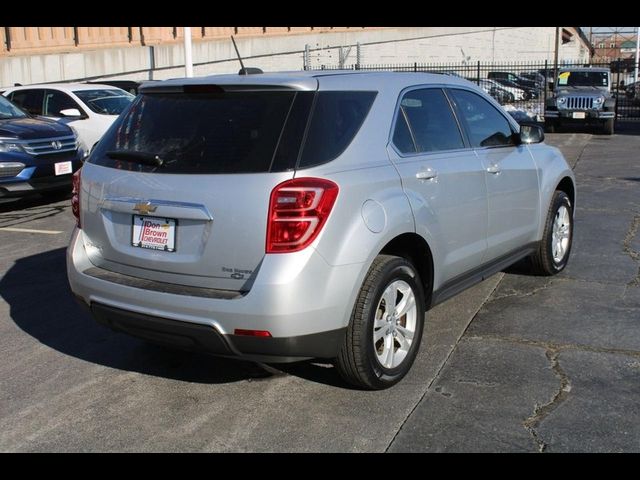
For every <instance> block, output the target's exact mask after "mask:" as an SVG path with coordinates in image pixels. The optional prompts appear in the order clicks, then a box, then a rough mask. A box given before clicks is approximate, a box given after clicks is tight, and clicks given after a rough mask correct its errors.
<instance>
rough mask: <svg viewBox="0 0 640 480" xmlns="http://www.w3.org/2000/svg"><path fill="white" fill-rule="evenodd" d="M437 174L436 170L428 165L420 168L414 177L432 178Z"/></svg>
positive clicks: (421, 178) (420, 178)
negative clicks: (423, 168)
mask: <svg viewBox="0 0 640 480" xmlns="http://www.w3.org/2000/svg"><path fill="white" fill-rule="evenodd" d="M437 176H438V172H436V171H435V170H434V169H433V168H431V167H429V168H427V169H426V170H420V171H419V172H418V173H416V178H417V179H418V180H433V179H435V178H436V177H437Z"/></svg>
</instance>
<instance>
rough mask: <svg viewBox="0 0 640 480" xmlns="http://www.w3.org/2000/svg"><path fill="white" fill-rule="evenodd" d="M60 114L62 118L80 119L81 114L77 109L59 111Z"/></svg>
mask: <svg viewBox="0 0 640 480" xmlns="http://www.w3.org/2000/svg"><path fill="white" fill-rule="evenodd" d="M60 114H61V115H62V116H64V117H82V116H83V115H82V113H80V110H78V109H77V108H66V109H64V110H60Z"/></svg>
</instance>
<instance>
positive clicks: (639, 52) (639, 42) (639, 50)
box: [633, 27, 640, 89]
mask: <svg viewBox="0 0 640 480" xmlns="http://www.w3.org/2000/svg"><path fill="white" fill-rule="evenodd" d="M638 61H640V27H636V68H635V70H634V73H633V81H634V82H637V81H638ZM636 89H637V86H636Z"/></svg>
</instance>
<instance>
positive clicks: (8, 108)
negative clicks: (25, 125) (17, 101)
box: [0, 95, 27, 120]
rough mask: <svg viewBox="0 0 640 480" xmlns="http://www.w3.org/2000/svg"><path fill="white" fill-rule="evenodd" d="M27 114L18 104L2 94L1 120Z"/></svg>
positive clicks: (0, 103) (0, 98)
mask: <svg viewBox="0 0 640 480" xmlns="http://www.w3.org/2000/svg"><path fill="white" fill-rule="evenodd" d="M26 116H27V114H26V113H25V112H23V111H22V110H20V109H19V108H18V107H17V106H15V105H14V104H13V103H11V102H10V101H9V100H7V99H6V98H5V97H3V96H2V95H0V120H6V119H9V118H24V117H26Z"/></svg>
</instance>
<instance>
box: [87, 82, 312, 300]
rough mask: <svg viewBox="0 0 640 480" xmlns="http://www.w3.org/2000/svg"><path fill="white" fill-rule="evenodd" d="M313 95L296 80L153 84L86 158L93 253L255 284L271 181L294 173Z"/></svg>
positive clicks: (159, 275)
mask: <svg viewBox="0 0 640 480" xmlns="http://www.w3.org/2000/svg"><path fill="white" fill-rule="evenodd" d="M313 81H314V82H315V79H314V80H313ZM316 88H317V83H316ZM313 97H314V92H313V91H301V90H299V89H295V88H293V87H286V86H282V87H274V86H254V87H247V86H246V85H243V86H235V87H234V86H233V85H224V86H215V85H187V86H179V87H171V88H164V89H163V88H162V87H161V86H160V87H158V88H150V89H148V90H147V91H143V92H142V94H141V95H139V96H138V97H137V98H136V100H135V101H134V103H133V104H132V106H131V107H130V109H129V110H128V111H127V112H126V113H124V114H123V115H122V116H121V117H119V118H118V120H117V121H116V122H115V123H114V124H113V125H112V127H111V128H110V129H109V131H108V132H107V133H106V134H105V136H104V137H103V139H102V140H101V141H100V143H99V144H98V146H97V147H96V149H95V150H94V151H93V152H92V154H91V156H90V158H89V160H88V162H87V164H86V165H85V166H84V168H83V170H82V190H81V194H80V202H81V222H82V230H83V232H84V241H85V247H86V248H87V252H88V255H89V258H90V259H91V262H92V263H93V264H94V265H96V266H99V267H102V268H104V269H107V270H111V271H115V272H119V273H122V274H126V275H131V276H135V277H139V278H145V279H150V280H156V281H161V282H168V283H175V284H181V285H190V286H197V287H208V288H216V289H225V290H236V291H245V290H248V289H249V288H250V285H251V282H252V280H253V278H254V277H255V275H256V274H257V271H258V269H259V267H260V263H261V261H262V259H263V257H264V255H265V236H266V229H267V225H266V224H267V211H268V208H269V198H270V194H271V191H272V190H273V188H274V187H275V186H276V185H278V184H279V183H281V182H283V181H285V180H287V179H291V178H292V177H293V175H294V171H295V164H296V160H297V157H298V153H299V150H300V145H301V142H302V137H303V135H304V131H305V127H306V125H307V121H308V117H309V111H310V109H311V104H312V102H313Z"/></svg>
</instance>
